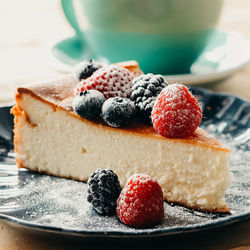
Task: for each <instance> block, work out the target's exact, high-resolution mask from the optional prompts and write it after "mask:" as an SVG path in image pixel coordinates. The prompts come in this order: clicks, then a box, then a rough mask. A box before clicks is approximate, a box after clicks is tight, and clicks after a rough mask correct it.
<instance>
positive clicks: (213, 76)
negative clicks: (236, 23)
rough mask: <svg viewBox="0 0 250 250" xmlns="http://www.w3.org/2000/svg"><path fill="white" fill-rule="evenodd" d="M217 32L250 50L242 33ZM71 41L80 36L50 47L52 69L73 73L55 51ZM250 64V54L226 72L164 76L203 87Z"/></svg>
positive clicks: (65, 39)
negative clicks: (238, 38) (239, 40)
mask: <svg viewBox="0 0 250 250" xmlns="http://www.w3.org/2000/svg"><path fill="white" fill-rule="evenodd" d="M215 32H218V33H223V34H225V35H229V34H238V35H240V36H241V37H242V40H244V41H247V42H248V45H249V48H250V40H249V39H247V38H246V37H245V36H244V35H243V34H242V33H240V32H235V31H227V30H225V31H223V30H221V29H215ZM69 40H81V38H80V37H79V35H77V34H74V35H72V36H69V37H66V38H64V39H61V40H60V41H57V42H55V43H54V44H53V45H51V46H50V58H51V63H50V65H51V67H52V68H54V69H55V70H57V71H60V72H65V73H69V72H71V71H72V66H70V65H69V64H67V63H65V62H62V61H61V60H60V59H58V58H57V57H56V56H55V54H54V52H53V50H55V48H56V47H57V46H58V44H60V43H62V42H64V41H69ZM249 64H250V54H249V57H248V59H247V60H245V61H244V62H242V63H240V64H239V65H236V66H233V67H230V68H228V69H226V70H221V71H218V72H212V73H205V74H191V73H190V74H174V75H164V77H165V78H166V80H167V81H170V82H174V81H180V82H182V83H188V84H189V85H192V86H195V85H201V84H202V85H203V84H208V83H212V82H216V81H220V80H223V79H225V78H226V77H229V76H231V75H232V74H234V73H235V72H237V71H239V70H241V69H243V68H245V67H246V66H248V65H249Z"/></svg>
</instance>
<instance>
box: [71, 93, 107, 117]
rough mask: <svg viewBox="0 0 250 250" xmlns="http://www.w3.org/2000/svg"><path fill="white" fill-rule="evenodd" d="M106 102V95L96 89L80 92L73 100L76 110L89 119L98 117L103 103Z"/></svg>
mask: <svg viewBox="0 0 250 250" xmlns="http://www.w3.org/2000/svg"><path fill="white" fill-rule="evenodd" d="M104 102H105V97H104V95H103V94H102V93H101V92H99V91H97V90H94V89H91V90H85V91H83V92H80V94H79V95H77V96H76V97H75V98H74V99H73V102H72V106H73V109H74V111H75V112H76V113H77V114H78V115H80V116H82V117H84V118H87V119H95V118H97V117H98V116H99V115H100V113H101V110H102V105H103V103H104Z"/></svg>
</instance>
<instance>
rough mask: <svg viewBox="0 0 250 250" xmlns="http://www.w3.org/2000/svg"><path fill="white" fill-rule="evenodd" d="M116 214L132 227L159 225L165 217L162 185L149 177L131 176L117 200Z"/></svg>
mask: <svg viewBox="0 0 250 250" xmlns="http://www.w3.org/2000/svg"><path fill="white" fill-rule="evenodd" d="M116 212H117V215H118V217H119V219H120V220H121V221H122V222H123V223H125V224H127V225H129V226H132V227H138V228H139V227H148V226H152V225H154V224H156V223H159V222H160V221H161V220H162V218H163V216H164V202H163V194H162V190H161V187H160V185H159V184H158V182H157V181H156V180H154V179H152V178H151V177H150V176H147V175H139V174H137V175H133V176H131V177H130V178H129V179H128V182H127V184H126V186H125V187H124V188H123V190H122V192H121V194H120V196H119V198H118V200H117V208H116Z"/></svg>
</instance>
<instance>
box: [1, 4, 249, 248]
mask: <svg viewBox="0 0 250 250" xmlns="http://www.w3.org/2000/svg"><path fill="white" fill-rule="evenodd" d="M249 11H250V0H239V1H235V0H225V6H224V11H223V13H222V17H221V20H220V22H219V27H220V28H221V29H222V30H227V31H229V30H234V31H239V32H241V33H243V34H244V35H245V36H246V37H247V38H248V39H250V15H249ZM0 28H1V29H0V30H1V38H0V69H1V70H0V72H1V74H0V105H1V104H4V103H8V102H10V101H12V100H13V96H14V91H15V88H16V86H18V85H20V84H23V83H27V82H30V81H39V80H44V79H48V78H52V77H56V76H58V75H61V74H62V73H60V72H57V71H55V70H53V68H52V67H51V65H50V62H51V60H50V59H51V55H50V52H49V48H50V47H51V45H52V44H54V43H55V42H57V41H59V40H61V39H63V38H65V37H69V36H71V35H72V34H73V30H72V29H71V27H70V26H69V25H68V23H67V22H66V21H65V20H64V18H63V15H62V13H61V11H60V3H59V1H55V0H54V1H51V0H36V1H32V0H25V1H18V0H16V1H4V3H1V9H0ZM203 87H206V88H209V89H212V90H214V91H217V92H228V93H232V94H234V95H238V96H240V97H242V98H244V99H246V100H250V65H249V66H247V67H245V68H244V69H242V70H241V71H239V72H238V73H236V74H234V75H233V76H231V77H230V78H228V79H225V80H223V81H221V82H219V83H218V82H217V83H214V84H209V85H203ZM106 247H108V248H110V249H128V248H132V249H134V248H137V249H138V248H141V247H143V248H144V249H165V248H170V249H230V248H237V249H250V220H248V221H245V222H241V223H235V224H232V225H229V226H226V227H223V228H218V229H214V230H208V231H204V232H199V233H191V234H184V235H181V236H171V237H166V238H162V239H152V240H150V241H149V240H148V239H144V240H143V241H134V240H125V241H124V240H117V239H116V240H112V241H111V240H108V239H107V240H100V241H95V240H86V239H78V238H73V237H71V238H69V237H62V236H58V235H55V234H41V233H39V232H35V231H33V232H32V231H30V230H29V229H25V228H17V227H16V225H15V224H13V225H9V224H6V223H5V222H4V221H0V250H7V249H8V250H9V249H11V250H12V249H13V250H17V249H18V250H30V249H37V250H39V249H95V248H104V249H105V248H106Z"/></svg>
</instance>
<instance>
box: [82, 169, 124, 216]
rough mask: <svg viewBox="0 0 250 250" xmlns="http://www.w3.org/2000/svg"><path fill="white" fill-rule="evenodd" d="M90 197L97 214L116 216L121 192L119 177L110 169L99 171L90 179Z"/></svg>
mask: <svg viewBox="0 0 250 250" xmlns="http://www.w3.org/2000/svg"><path fill="white" fill-rule="evenodd" d="M87 184H88V190H87V192H88V196H87V200H88V202H90V203H91V204H92V205H93V207H94V209H95V210H96V212H97V213H99V214H101V215H108V214H114V213H115V209H116V201H117V199H118V197H119V195H120V192H121V186H120V182H119V180H118V177H117V175H116V174H115V173H114V172H113V171H112V170H109V169H97V170H96V171H95V172H94V173H92V174H91V175H90V177H89V179H88V183H87Z"/></svg>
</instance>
